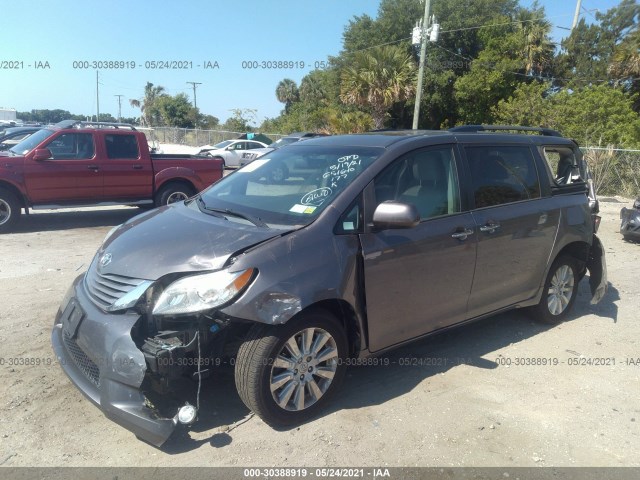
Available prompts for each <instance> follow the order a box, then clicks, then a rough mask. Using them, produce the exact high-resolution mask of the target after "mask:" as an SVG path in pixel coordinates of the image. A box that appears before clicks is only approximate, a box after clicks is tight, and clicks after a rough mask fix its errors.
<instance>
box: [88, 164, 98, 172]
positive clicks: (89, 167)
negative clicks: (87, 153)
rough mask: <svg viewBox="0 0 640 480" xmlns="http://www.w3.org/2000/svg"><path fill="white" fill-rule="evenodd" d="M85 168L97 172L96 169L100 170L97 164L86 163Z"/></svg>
mask: <svg viewBox="0 0 640 480" xmlns="http://www.w3.org/2000/svg"><path fill="white" fill-rule="evenodd" d="M87 169H88V170H93V171H94V172H97V171H98V170H100V167H98V165H87Z"/></svg>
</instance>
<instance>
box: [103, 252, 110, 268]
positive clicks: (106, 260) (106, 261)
mask: <svg viewBox="0 0 640 480" xmlns="http://www.w3.org/2000/svg"><path fill="white" fill-rule="evenodd" d="M112 259H113V255H111V254H110V253H105V254H104V255H103V256H102V258H100V266H101V267H106V266H107V265H109V264H110V263H111V260H112Z"/></svg>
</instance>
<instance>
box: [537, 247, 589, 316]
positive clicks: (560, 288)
mask: <svg viewBox="0 0 640 480" xmlns="http://www.w3.org/2000/svg"><path fill="white" fill-rule="evenodd" d="M578 282H579V275H578V267H577V264H576V261H575V260H574V259H573V258H572V257H569V256H565V255H562V256H560V257H558V258H556V260H555V261H554V262H553V265H551V269H550V270H549V274H548V275H547V280H546V281H545V284H544V290H543V294H542V298H541V299H540V303H539V304H538V305H536V306H535V307H533V309H532V312H533V314H534V317H535V318H536V320H539V321H541V322H543V323H550V324H556V323H560V322H562V321H563V320H564V319H565V318H566V317H567V315H568V314H569V312H570V311H571V308H572V307H573V304H574V303H575V301H576V296H577V293H578Z"/></svg>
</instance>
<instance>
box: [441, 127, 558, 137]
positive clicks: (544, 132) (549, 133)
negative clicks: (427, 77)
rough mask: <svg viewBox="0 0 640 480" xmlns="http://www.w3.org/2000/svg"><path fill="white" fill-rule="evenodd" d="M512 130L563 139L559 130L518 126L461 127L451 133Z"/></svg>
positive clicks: (451, 130)
mask: <svg viewBox="0 0 640 480" xmlns="http://www.w3.org/2000/svg"><path fill="white" fill-rule="evenodd" d="M505 130H510V131H514V132H537V133H539V134H540V135H544V136H547V137H562V134H561V133H560V132H558V131H557V130H553V129H551V128H544V127H519V126H517V125H461V126H459V127H453V128H450V129H449V131H450V132H463V133H476V132H496V131H505Z"/></svg>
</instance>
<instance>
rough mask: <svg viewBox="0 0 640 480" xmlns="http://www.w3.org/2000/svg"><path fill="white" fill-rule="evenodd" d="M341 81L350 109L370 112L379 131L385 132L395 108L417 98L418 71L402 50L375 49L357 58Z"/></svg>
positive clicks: (395, 48) (390, 48) (342, 91)
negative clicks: (409, 99)
mask: <svg viewBox="0 0 640 480" xmlns="http://www.w3.org/2000/svg"><path fill="white" fill-rule="evenodd" d="M341 78H342V86H341V90H340V99H341V100H342V101H343V102H344V103H346V104H349V105H357V106H360V107H365V108H369V109H370V110H371V115H372V117H373V122H374V126H375V128H383V127H384V121H385V118H386V116H387V111H388V110H389V109H390V108H391V107H392V106H393V104H394V103H396V102H403V101H405V100H407V99H408V98H409V97H411V96H412V95H414V93H415V84H416V68H415V64H414V63H413V60H412V59H411V57H410V56H409V55H408V54H407V53H406V51H405V50H404V49H402V48H401V47H397V46H382V47H374V48H372V49H370V50H366V51H362V52H356V53H355V54H353V59H352V62H351V64H350V65H349V66H348V67H346V68H345V69H344V70H343V71H342V75H341Z"/></svg>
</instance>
